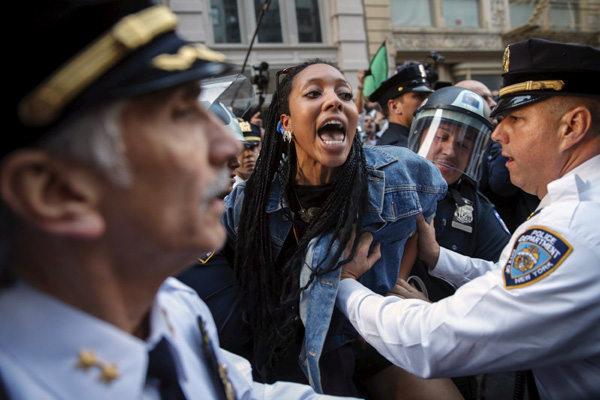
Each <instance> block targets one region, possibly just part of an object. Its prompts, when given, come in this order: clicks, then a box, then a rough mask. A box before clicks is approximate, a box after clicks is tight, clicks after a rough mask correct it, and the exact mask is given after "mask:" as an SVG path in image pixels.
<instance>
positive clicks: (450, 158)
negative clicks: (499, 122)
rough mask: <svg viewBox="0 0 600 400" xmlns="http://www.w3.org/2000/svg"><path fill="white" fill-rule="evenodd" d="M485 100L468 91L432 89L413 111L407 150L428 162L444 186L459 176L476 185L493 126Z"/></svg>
mask: <svg viewBox="0 0 600 400" xmlns="http://www.w3.org/2000/svg"><path fill="white" fill-rule="evenodd" d="M489 114H490V109H489V106H488V105H487V103H486V101H485V100H484V99H483V98H482V97H481V96H479V95H478V94H476V93H475V92H472V91H470V90H468V89H464V88H460V87H455V86H449V87H444V88H442V89H439V90H436V91H435V92H433V93H432V94H431V96H429V98H428V99H427V100H425V102H424V103H423V104H422V105H421V107H419V108H418V109H417V110H416V111H415V119H414V121H413V123H412V125H411V128H410V135H409V138H408V147H409V148H410V149H411V150H413V151H414V152H416V153H417V154H419V155H420V156H422V157H425V158H426V159H428V160H430V161H432V162H433V163H435V164H436V165H437V167H438V168H439V169H440V171H441V172H442V175H443V176H444V179H446V181H447V182H448V184H452V183H454V182H456V181H458V180H459V179H460V178H461V176H462V175H465V176H467V177H468V178H469V179H471V180H473V181H474V182H478V180H479V178H480V176H481V171H480V166H481V161H482V158H483V153H484V152H485V150H486V149H487V146H488V144H489V141H490V136H491V133H492V130H493V125H492V123H491V122H490V120H489Z"/></svg>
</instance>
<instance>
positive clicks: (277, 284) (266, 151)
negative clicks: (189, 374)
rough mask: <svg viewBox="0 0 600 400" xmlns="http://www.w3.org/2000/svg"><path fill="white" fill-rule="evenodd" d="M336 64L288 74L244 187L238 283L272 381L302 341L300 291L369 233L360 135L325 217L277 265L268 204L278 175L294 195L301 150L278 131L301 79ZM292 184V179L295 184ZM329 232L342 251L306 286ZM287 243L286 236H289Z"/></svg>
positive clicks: (259, 359)
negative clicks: (304, 272)
mask: <svg viewBox="0 0 600 400" xmlns="http://www.w3.org/2000/svg"><path fill="white" fill-rule="evenodd" d="M314 64H327V65H331V66H333V67H334V68H336V69H337V67H336V66H335V65H332V64H330V63H329V62H326V61H323V60H319V59H313V60H309V61H306V62H305V63H303V64H300V65H298V66H296V67H293V68H289V69H288V70H287V71H286V74H285V76H284V78H283V80H282V82H281V85H280V86H279V90H278V92H277V93H275V94H274V96H273V99H272V101H271V105H270V108H269V113H268V117H267V120H266V126H265V139H264V142H263V145H262V150H261V153H260V156H259V158H258V160H257V163H256V167H255V169H254V172H253V173H252V175H251V177H250V179H249V181H248V182H247V184H246V187H245V189H244V200H243V204H242V211H241V215H240V220H239V229H238V237H237V242H236V256H235V263H234V265H235V277H236V286H237V291H238V295H239V296H240V299H241V301H240V303H241V304H242V306H243V308H244V315H245V318H246V319H247V320H248V322H249V323H250V326H251V327H252V329H253V332H254V357H253V364H254V366H255V368H258V371H259V372H260V374H261V375H262V377H263V379H264V380H265V381H269V380H270V379H271V378H269V376H271V372H272V368H273V366H274V365H275V363H276V362H277V361H278V360H280V359H281V358H283V357H286V356H287V350H288V348H289V347H290V345H291V344H292V343H293V342H294V341H295V339H296V333H297V332H298V329H299V328H300V326H301V325H300V322H299V313H298V304H299V299H300V293H301V292H302V291H303V290H305V289H306V288H308V286H309V285H310V284H311V283H312V282H313V281H314V279H315V277H316V276H318V275H321V274H324V273H327V272H330V271H332V270H335V269H338V268H340V267H341V265H343V264H345V263H347V262H348V261H349V260H350V259H352V257H354V254H355V252H356V248H357V245H358V241H359V237H360V235H359V234H358V233H359V232H357V235H356V236H355V238H354V242H353V244H352V252H351V254H350V255H349V257H348V258H346V259H345V260H343V261H342V262H341V263H338V262H337V260H338V259H339V258H340V257H341V256H342V253H343V251H344V249H345V247H346V245H347V244H348V243H349V242H350V240H351V236H352V232H353V228H354V227H355V226H357V227H362V224H363V218H364V214H365V210H366V201H367V169H366V161H365V154H364V152H363V148H362V146H361V144H360V141H359V138H358V135H356V136H355V137H354V141H353V143H352V148H351V150H350V153H349V155H348V158H347V160H346V161H345V163H344V164H343V165H342V166H341V167H339V168H338V170H337V171H336V175H335V176H334V179H333V187H332V191H331V193H330V194H329V196H328V197H327V199H326V200H325V203H324V204H323V205H322V206H321V212H320V215H319V216H318V217H317V218H315V219H314V220H313V222H311V223H310V224H309V225H308V227H307V229H306V232H305V233H304V235H303V236H302V237H301V238H299V242H298V246H297V247H296V249H295V250H294V252H293V254H292V256H291V257H290V258H289V259H287V260H286V262H285V264H284V265H277V263H276V255H274V254H273V251H272V243H271V239H270V230H269V218H268V215H267V212H266V210H267V205H268V201H269V194H270V192H271V187H272V184H273V181H274V179H275V177H276V176H277V179H279V181H280V183H281V187H282V188H286V190H285V191H282V196H284V193H286V192H288V189H289V185H291V184H292V180H293V177H294V176H295V171H296V152H295V147H294V144H293V142H292V143H290V144H287V143H285V142H284V141H283V137H282V135H281V133H279V132H278V131H277V124H278V122H279V118H280V115H282V114H287V115H289V114H290V109H289V104H288V100H289V95H290V92H291V91H292V87H293V84H294V78H295V77H296V76H297V75H298V74H299V73H300V72H301V71H303V70H304V69H305V68H307V67H309V66H311V65H314ZM290 178H292V179H290ZM329 209H331V210H336V211H337V212H335V213H334V212H329V213H327V212H326V210H329ZM327 232H339V233H338V234H337V235H333V238H332V240H331V241H330V243H329V251H331V250H332V247H333V244H334V240H335V238H338V239H339V242H340V244H339V246H338V247H337V249H336V251H335V253H334V254H333V256H332V258H331V261H330V262H329V263H328V264H327V265H322V264H323V262H321V263H320V264H319V265H313V266H312V273H311V276H310V279H309V282H308V283H307V284H306V285H304V286H303V287H301V286H300V270H301V268H302V265H303V263H304V258H305V253H306V249H307V246H308V244H309V242H310V241H311V239H313V238H314V237H317V236H320V235H322V234H325V233H327ZM282 239H285V238H282Z"/></svg>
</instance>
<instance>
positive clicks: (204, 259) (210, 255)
mask: <svg viewBox="0 0 600 400" xmlns="http://www.w3.org/2000/svg"><path fill="white" fill-rule="evenodd" d="M214 254H215V252H214V251H211V252H210V253H206V254H205V255H204V257H198V261H200V262H201V263H202V264H206V263H207V262H208V260H210V259H211V258H212V256H213V255H214Z"/></svg>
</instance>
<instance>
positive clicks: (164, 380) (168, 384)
mask: <svg viewBox="0 0 600 400" xmlns="http://www.w3.org/2000/svg"><path fill="white" fill-rule="evenodd" d="M146 378H147V379H149V378H152V379H155V380H157V381H158V390H159V392H160V397H161V399H162V400H185V396H184V394H183V392H182V391H181V387H180V386H179V381H178V380H177V370H176V368H175V362H174V361H173V356H172V355H171V352H170V350H169V345H168V344H167V340H166V339H165V338H162V339H161V340H160V342H158V343H157V345H156V346H155V347H154V349H152V350H151V351H150V352H149V353H148V373H147V375H146Z"/></svg>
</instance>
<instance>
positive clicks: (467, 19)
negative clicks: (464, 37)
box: [442, 0, 479, 28]
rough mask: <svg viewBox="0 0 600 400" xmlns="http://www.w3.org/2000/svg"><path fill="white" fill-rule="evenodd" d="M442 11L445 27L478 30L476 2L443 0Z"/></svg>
mask: <svg viewBox="0 0 600 400" xmlns="http://www.w3.org/2000/svg"><path fill="white" fill-rule="evenodd" d="M442 11H443V15H444V23H445V26H447V27H456V28H479V1H478V0H443V1H442Z"/></svg>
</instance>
